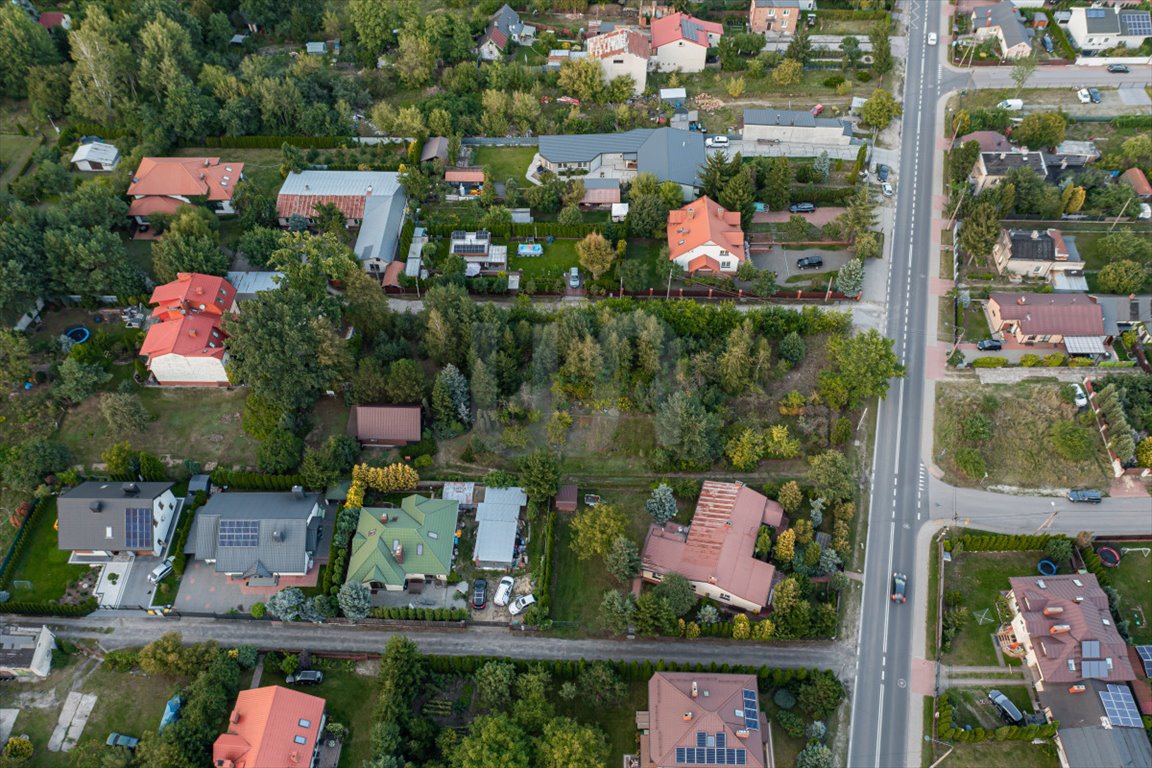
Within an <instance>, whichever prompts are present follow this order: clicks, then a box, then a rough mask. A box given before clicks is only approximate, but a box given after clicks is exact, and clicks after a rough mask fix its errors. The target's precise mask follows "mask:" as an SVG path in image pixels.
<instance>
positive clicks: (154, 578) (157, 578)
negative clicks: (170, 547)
mask: <svg viewBox="0 0 1152 768" xmlns="http://www.w3.org/2000/svg"><path fill="white" fill-rule="evenodd" d="M174 562H176V555H169V556H168V557H167V558H165V559H164V562H162V563H160V565H158V566H156V567H155V568H153V569H152V573H150V574H148V581H150V582H152V583H153V584H159V583H160V582H161V581H163V580H164V577H165V576H167V575H168V574H170V573H172V563H174Z"/></svg>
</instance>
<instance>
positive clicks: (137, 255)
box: [124, 239, 156, 280]
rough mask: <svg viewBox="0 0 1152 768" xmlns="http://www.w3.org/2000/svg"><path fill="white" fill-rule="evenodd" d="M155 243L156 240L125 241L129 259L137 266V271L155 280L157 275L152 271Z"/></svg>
mask: <svg viewBox="0 0 1152 768" xmlns="http://www.w3.org/2000/svg"><path fill="white" fill-rule="evenodd" d="M154 242H155V241H154V240H132V239H127V240H125V241H124V250H126V251H127V252H128V259H129V260H130V261H131V262H132V263H133V264H135V265H136V267H137V269H139V270H140V271H141V272H143V273H144V274H145V275H147V276H149V277H151V278H152V279H153V280H155V279H156V275H155V273H154V272H153V271H152V243H154Z"/></svg>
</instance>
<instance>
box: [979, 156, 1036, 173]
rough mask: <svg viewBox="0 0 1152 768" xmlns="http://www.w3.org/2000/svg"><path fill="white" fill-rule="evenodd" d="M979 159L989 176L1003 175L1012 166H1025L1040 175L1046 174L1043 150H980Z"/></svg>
mask: <svg viewBox="0 0 1152 768" xmlns="http://www.w3.org/2000/svg"><path fill="white" fill-rule="evenodd" d="M980 159H981V160H982V161H983V162H984V169H985V171H986V172H987V174H988V175H989V176H1004V175H1005V174H1007V173H1008V171H1010V170H1012V169H1013V168H1020V167H1022V166H1027V167H1029V168H1031V169H1032V170H1034V171H1036V173H1038V174H1040V177H1041V178H1043V177H1046V176H1047V175H1048V165H1047V164H1046V163H1045V162H1044V153H1043V152H981V153H980Z"/></svg>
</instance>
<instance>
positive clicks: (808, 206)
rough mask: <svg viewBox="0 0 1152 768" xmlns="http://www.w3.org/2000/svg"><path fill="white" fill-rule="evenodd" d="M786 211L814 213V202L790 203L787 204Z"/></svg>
mask: <svg viewBox="0 0 1152 768" xmlns="http://www.w3.org/2000/svg"><path fill="white" fill-rule="evenodd" d="M788 212H789V213H815V212H816V204H815V203H792V205H790V206H788Z"/></svg>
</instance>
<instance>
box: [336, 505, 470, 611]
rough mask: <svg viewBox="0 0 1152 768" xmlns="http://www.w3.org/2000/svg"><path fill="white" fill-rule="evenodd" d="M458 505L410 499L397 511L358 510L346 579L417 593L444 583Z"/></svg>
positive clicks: (369, 585)
mask: <svg viewBox="0 0 1152 768" xmlns="http://www.w3.org/2000/svg"><path fill="white" fill-rule="evenodd" d="M459 511H460V503H459V502H458V501H455V500H453V499H447V500H445V499H429V498H427V497H424V496H408V497H407V498H405V499H404V500H403V501H402V502H400V506H399V507H393V508H390V509H381V508H371V509H362V510H360V521H359V523H357V525H356V535H355V536H354V537H353V538H352V558H351V559H350V560H349V562H348V577H347V578H346V579H345V581H350V582H359V583H361V584H364V585H365V586H368V587H370V588H371V589H373V590H376V589H386V590H389V591H400V590H402V589H405V588H408V589H410V590H411V591H417V592H418V591H420V589H422V588H423V585H424V582H426V581H429V580H434V579H435V580H440V581H447V580H448V574H449V573H450V572H451V571H452V546H453V541H454V539H455V535H456V516H457V514H458V513H459Z"/></svg>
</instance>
